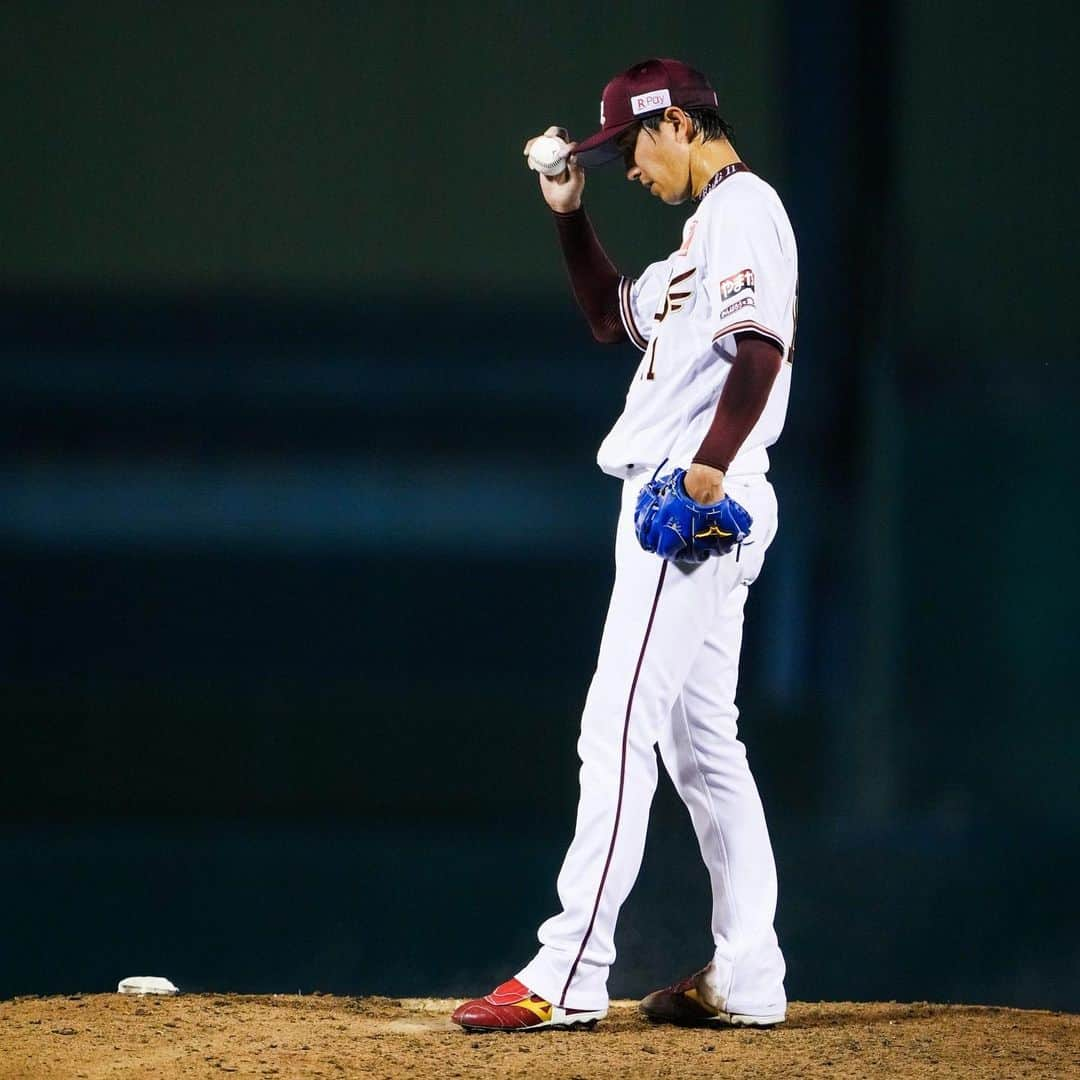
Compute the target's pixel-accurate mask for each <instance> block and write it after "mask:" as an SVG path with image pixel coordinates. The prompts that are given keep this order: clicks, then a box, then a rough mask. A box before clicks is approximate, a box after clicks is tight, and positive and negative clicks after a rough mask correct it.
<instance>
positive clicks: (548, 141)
mask: <svg viewBox="0 0 1080 1080" xmlns="http://www.w3.org/2000/svg"><path fill="white" fill-rule="evenodd" d="M569 149H570V144H569V143H565V142H563V140H562V139H560V138H559V137H558V136H557V135H541V136H539V138H537V139H535V140H533V144H532V146H531V147H530V148H529V168H530V169H534V170H535V171H536V172H538V173H543V174H544V175H545V176H559V175H560V174H561V173H563V172H565V171H566V154H567V151H568V150H569Z"/></svg>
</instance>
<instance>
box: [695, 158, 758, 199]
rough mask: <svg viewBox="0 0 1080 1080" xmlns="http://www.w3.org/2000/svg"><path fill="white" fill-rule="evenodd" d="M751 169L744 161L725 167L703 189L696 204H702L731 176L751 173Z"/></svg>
mask: <svg viewBox="0 0 1080 1080" xmlns="http://www.w3.org/2000/svg"><path fill="white" fill-rule="evenodd" d="M749 171H750V169H749V167H748V166H747V165H746V162H744V161H733V162H732V163H731V164H730V165H725V166H724V167H723V168H722V169H721V170H720V171H719V172H718V173H716V174H715V175H714V176H713V177H712V179H711V180H709V182H708V183H707V184H706V185H705V186H704V187H703V188H702V189H701V191H700V193H699V194H698V195H697V197H696V198H695V199H694V202H695V203H700V202H701V200H702V199H704V198H705V196H706V195H708V194H709V192H710V191H712V189H713V188H714V187H717V186H718V185H720V184H722V183H723V182H724V181H725V180H726V179H727V178H728V177H729V176H734V175H735V174H736V173H737V172H749Z"/></svg>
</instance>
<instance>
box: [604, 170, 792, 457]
mask: <svg viewBox="0 0 1080 1080" xmlns="http://www.w3.org/2000/svg"><path fill="white" fill-rule="evenodd" d="M710 183H711V184H712V186H711V188H710V187H708V186H707V187H706V193H705V196H704V197H703V198H702V199H701V201H700V203H699V204H698V207H697V209H696V210H695V212H694V213H693V215H692V216H691V217H690V218H689V219H688V220H687V222H686V224H685V226H684V227H683V240H682V246H681V247H680V248H679V250H678V251H676V252H673V253H672V254H671V255H670V256H668V258H666V259H664V260H663V261H661V262H656V263H653V264H652V265H651V266H649V267H648V268H647V269H646V270H645V272H644V273H643V274H642V275H641V276H640V277H639V278H637V279H636V280H630V279H628V278H623V279H622V281H621V282H620V285H619V308H620V312H621V315H622V320H623V325H624V326H625V327H626V332H627V334H628V335H629V337H630V340H631V341H633V342H634V344H635V345H637V346H638V348H640V349H642V350H644V353H645V355H644V356H643V357H642V360H641V364H640V366H639V367H638V370H637V372H636V373H635V375H634V379H633V381H632V382H631V383H630V390H629V392H628V393H627V395H626V406H625V408H624V410H623V414H622V416H620V417H619V420H618V421H617V423H616V424H615V426H614V427H613V428H612V429H611V431H610V432H609V434H608V436H607V438H606V439H604V442H603V444H602V445H601V447H600V450H599V452H598V453H597V458H596V460H597V464H598V465H599V466H600V468H601V469H603V471H604V472H606V473H610V474H611V475H612V476H618V477H623V478H625V477H629V476H633V475H635V474H637V473H641V472H645V471H649V472H651V471H652V470H653V469H655V468H656V466H657V465H659V464H660V463H661V462H663V461H664V460H665V459H666V460H667V463H668V466H670V467H672V468H675V467H677V466H681V467H683V468H688V467H689V466H690V463H691V461H692V459H693V457H694V455H695V454H696V453H697V451H698V448H699V447H700V446H701V442H702V440H703V439H704V438H705V435H706V433H707V432H708V430H709V427H710V425H711V424H712V420H713V416H714V414H715V412H716V403H717V402H718V401H719V399H720V392H721V390H723V387H724V383H725V381H726V380H727V377H728V373H729V371H730V370H731V363H732V361H733V360H734V359H735V347H736V343H735V338H734V336H733V335H734V334H736V333H738V332H739V331H744V330H753V331H756V332H757V333H759V334H761V335H763V336H764V337H767V338H769V339H771V340H772V341H774V342H775V343H776V346H777V348H778V349H779V350H780V352H781V355H783V357H784V360H785V362H784V363H783V364H782V365H781V369H780V374H779V375H778V376H777V379H776V382H775V383H774V384H773V388H772V391H771V393H770V394H769V400H768V402H767V404H766V406H765V410H764V412H763V413H762V414H761V417H760V419H759V420H758V422H757V424H756V425H755V426H754V428H753V430H752V431H751V432H750V434H749V435H748V436H747V438H746V441H745V442H744V443H743V445H742V447H741V448H740V450H739V452H738V454H737V455H736V457H735V460H734V461H732V462H731V467H730V469H729V470H728V476H729V477H735V476H747V475H754V474H761V473H764V472H766V471H767V470H768V468H769V455H768V453H767V452H766V448H767V447H769V446H771V445H772V444H773V443H774V442H776V440H777V438H778V437H779V435H780V432H781V429H782V428H783V426H784V417H785V415H786V413H787V403H788V393H789V390H790V387H791V356H792V349H793V344H794V336H795V317H796V304H797V300H796V294H797V278H798V262H797V256H796V250H795V236H794V233H793V232H792V229H791V223H790V222H789V221H788V216H787V213H786V212H785V211H784V207H783V205H782V204H781V202H780V198H779V196H778V195H777V194H776V192H775V191H774V190H773V189H772V188H771V187H770V186H769V185H768V184H766V183H765V182H764V181H763V180H761V179H760V178H759V177H757V176H755V175H754V174H753V173H751V172H749V171H746V170H745V167H744V166H743V167H741V168H740V166H739V164H735V165H729V166H727V168H725V169H724V170H722V171H721V172H720V173H719V174H717V177H716V178H714V180H713V181H711V182H710Z"/></svg>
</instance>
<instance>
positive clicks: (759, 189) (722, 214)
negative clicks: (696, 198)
mask: <svg viewBox="0 0 1080 1080" xmlns="http://www.w3.org/2000/svg"><path fill="white" fill-rule="evenodd" d="M778 211H779V212H780V213H783V211H784V207H783V204H782V203H781V202H780V196H779V195H778V194H777V193H776V189H775V188H774V187H773V186H772V185H771V184H769V183H767V182H766V181H765V180H763V179H762V178H761V177H760V176H758V175H757V173H753V172H749V171H745V172H738V173H736V174H735V175H734V176H729V177H728V178H727V179H726V180H725V181H723V183H720V184H717V186H716V187H715V188H714V189H713V190H712V191H710V192H709V193H708V194H707V195H706V196H705V198H704V199H702V200H701V206H700V207H699V208H698V215H699V216H701V217H704V218H706V219H712V220H724V219H731V220H737V219H739V218H740V217H743V216H744V215H746V214H769V215H771V214H775V213H776V212H778Z"/></svg>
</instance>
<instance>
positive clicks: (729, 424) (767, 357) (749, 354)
mask: <svg viewBox="0 0 1080 1080" xmlns="http://www.w3.org/2000/svg"><path fill="white" fill-rule="evenodd" d="M735 340H736V342H737V343H738V348H737V351H736V353H735V359H734V360H733V361H732V364H731V371H730V372H729V373H728V377H727V382H725V383H724V389H723V390H722V391H721V392H720V400H719V401H718V402H717V403H716V415H715V416H714V417H713V422H712V425H711V426H710V427H709V431H708V434H707V435H706V436H705V439H704V440H703V442H702V444H701V448H700V449H699V450H698V452H697V453H696V454H695V455H694V461H695V462H697V463H698V464H699V465H711V466H712V467H713V468H714V469H723V470H724V472H727V470H728V466H729V465H730V464H731V462H732V460H733V459H734V457H735V455H736V454H737V453H738V452H739V447H740V446H742V444H743V443H744V442H745V441H746V436H747V435H749V434H750V431H751V429H752V428H753V426H754V425H755V424H756V423H757V422H758V418H759V417H760V416H761V414H762V412H763V411H764V409H765V403H766V402H767V401H768V400H769V391H770V390H772V385H773V383H774V382H775V381H776V376H777V375H778V374H779V373H780V365H781V364H782V363H783V362H784V358H783V357H782V356H781V355H780V350H779V349H778V348H777V347H776V344H775V343H774V342H771V341H767V340H766V339H765V338H763V337H759V336H758V335H757V334H753V333H746V334H738V335H736V338H735Z"/></svg>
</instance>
